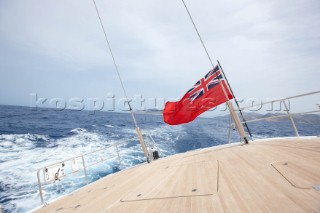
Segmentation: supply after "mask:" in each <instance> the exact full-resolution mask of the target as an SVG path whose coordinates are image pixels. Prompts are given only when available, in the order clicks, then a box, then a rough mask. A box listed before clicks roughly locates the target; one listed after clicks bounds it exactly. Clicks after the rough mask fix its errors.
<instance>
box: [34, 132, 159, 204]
mask: <svg viewBox="0 0 320 213" xmlns="http://www.w3.org/2000/svg"><path fill="white" fill-rule="evenodd" d="M144 136H146V137H147V138H148V139H149V140H150V143H149V144H148V147H149V149H148V150H149V153H150V155H152V151H153V150H155V149H158V150H159V147H158V146H157V145H156V143H155V141H154V140H153V138H152V137H151V136H150V135H144ZM126 143H130V142H128V141H124V142H118V143H115V144H112V145H109V146H107V147H104V148H102V149H98V150H94V151H92V152H88V153H85V154H83V155H78V156H75V157H72V158H68V159H65V160H63V161H59V162H56V163H53V164H50V165H48V166H45V167H43V168H40V169H38V170H37V179H38V187H39V194H40V199H41V204H42V205H44V206H45V205H47V203H46V202H45V200H44V196H43V191H42V187H43V186H44V185H48V184H51V183H55V182H56V181H60V180H61V179H62V178H64V177H66V176H68V175H71V174H73V173H76V172H79V171H80V170H83V173H84V177H85V181H86V184H89V179H88V173H87V168H89V167H91V166H94V165H97V164H100V163H103V162H106V161H109V160H112V159H117V160H118V163H119V165H120V168H121V166H122V162H121V157H120V152H119V146H120V145H122V144H126ZM112 148H114V151H113V152H112V154H113V155H110V153H111V152H110V149H112ZM105 156H107V157H105ZM87 159H88V160H90V164H88V161H87ZM79 164H80V167H79ZM66 168H69V170H70V168H71V171H66ZM41 176H42V178H41Z"/></svg>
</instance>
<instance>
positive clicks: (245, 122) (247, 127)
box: [217, 60, 253, 140]
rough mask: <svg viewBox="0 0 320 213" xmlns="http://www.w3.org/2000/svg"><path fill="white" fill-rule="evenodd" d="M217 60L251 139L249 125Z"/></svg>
mask: <svg viewBox="0 0 320 213" xmlns="http://www.w3.org/2000/svg"><path fill="white" fill-rule="evenodd" d="M217 62H218V65H219V67H220V69H221V72H222V75H223V76H224V78H225V80H226V82H227V85H228V87H229V89H230V92H231V94H232V96H233V98H234V101H235V102H236V104H237V107H238V110H239V112H240V115H241V117H242V119H243V121H244V125H245V126H246V129H247V130H248V133H249V135H250V138H251V140H253V138H252V134H251V131H250V129H249V126H248V124H247V121H246V119H245V118H244V116H243V114H242V110H241V109H240V106H239V103H238V101H237V98H236V96H235V95H234V93H233V91H232V88H231V86H230V84H229V81H228V79H227V76H226V75H225V74H224V71H223V69H222V66H221V64H220V61H219V60H217Z"/></svg>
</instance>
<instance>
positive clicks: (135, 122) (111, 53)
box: [92, 0, 138, 127]
mask: <svg viewBox="0 0 320 213" xmlns="http://www.w3.org/2000/svg"><path fill="white" fill-rule="evenodd" d="M92 1H93V4H94V7H95V9H96V12H97V15H98V18H99V21H100V25H101V28H102V31H103V34H104V37H105V39H106V42H107V44H108V48H109V51H110V55H111V57H112V60H113V64H114V67H115V68H116V71H117V74H118V78H119V81H120V83H121V87H122V90H123V93H124V95H125V96H126V100H127V103H128V105H129V109H130V112H131V115H132V118H133V121H134V124H135V126H136V127H138V124H137V121H136V118H135V117H134V114H133V111H132V108H131V106H130V102H129V99H128V95H127V92H126V90H125V88H124V85H123V82H122V79H121V75H120V72H119V69H118V66H117V63H116V60H115V58H114V55H113V52H112V49H111V45H110V42H109V39H108V36H107V33H106V30H105V28H104V26H103V23H102V20H101V17H100V13H99V10H98V7H97V5H96V2H95V0H92Z"/></svg>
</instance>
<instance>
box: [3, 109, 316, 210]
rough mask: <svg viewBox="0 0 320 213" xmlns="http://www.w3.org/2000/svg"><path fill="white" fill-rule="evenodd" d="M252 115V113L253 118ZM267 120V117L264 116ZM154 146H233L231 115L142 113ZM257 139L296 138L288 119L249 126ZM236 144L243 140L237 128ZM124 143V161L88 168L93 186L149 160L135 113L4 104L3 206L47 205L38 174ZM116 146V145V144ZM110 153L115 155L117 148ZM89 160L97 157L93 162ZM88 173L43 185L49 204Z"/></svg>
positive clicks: (305, 122) (302, 125)
mask: <svg viewBox="0 0 320 213" xmlns="http://www.w3.org/2000/svg"><path fill="white" fill-rule="evenodd" d="M251 116H252V115H251ZM308 116H309V117H307V118H310V119H305V118H303V119H302V118H301V117H299V118H297V119H296V124H297V127H298V129H299V133H300V135H305V136H312V135H320V118H319V116H318V115H308ZM260 117H261V116H260ZM136 118H137V122H138V124H139V126H140V129H141V131H142V133H143V134H144V136H145V138H146V141H147V143H148V140H147V139H148V138H149V137H147V136H151V137H152V138H153V139H154V141H155V142H156V144H157V145H158V147H159V151H160V155H161V157H165V156H168V155H173V154H177V153H183V152H187V151H190V150H194V149H200V148H206V147H211V146H217V145H220V144H226V143H228V136H229V116H220V117H214V118H201V117H199V118H197V119H196V120H195V121H194V122H192V123H189V124H185V125H179V126H169V125H167V124H165V123H164V122H163V119H162V116H161V115H155V114H147V113H145V114H136ZM248 125H249V127H250V129H251V131H252V133H253V138H254V139H258V138H266V137H283V136H294V131H293V128H292V125H291V122H290V120H289V119H288V118H285V119H277V120H271V121H263V122H255V123H249V124H248ZM230 137H231V138H230V139H231V141H232V142H239V135H238V133H237V131H236V130H233V129H231V136H230ZM114 144H119V145H118V149H119V153H120V159H121V164H120V163H119V161H118V160H119V159H118V158H111V159H110V160H108V161H105V162H103V163H99V164H95V165H93V166H91V167H88V170H87V174H88V182H89V183H91V182H94V181H96V180H98V179H99V178H102V177H104V176H106V175H109V174H112V173H114V172H118V171H120V170H123V169H126V168H129V167H132V166H135V165H137V164H141V163H144V162H145V158H144V155H143V152H142V150H141V147H140V143H139V141H138V137H137V134H136V131H135V127H134V123H133V121H132V118H131V116H130V114H129V113H117V112H95V113H94V114H92V113H89V112H87V111H71V110H63V111H57V110H54V109H37V110H35V109H34V108H29V107H18V106H0V173H1V174H0V205H1V208H2V211H3V212H27V211H30V210H32V209H34V208H36V207H38V206H40V205H41V200H40V195H39V188H38V181H37V170H38V169H40V168H43V167H46V166H48V165H49V164H53V163H55V162H60V161H63V160H65V159H68V158H72V157H74V156H79V155H83V154H86V153H89V152H92V151H95V150H99V149H103V148H106V147H109V146H111V145H114ZM112 147H113V146H112ZM104 155H108V156H109V155H110V156H114V155H115V151H114V149H113V148H112V149H111V150H109V151H106V152H105V153H104ZM108 156H104V157H108ZM87 160H88V161H90V160H94V159H87ZM86 184H87V183H86V179H85V175H84V172H83V171H82V170H81V169H80V170H79V171H78V172H76V173H72V174H71V175H68V176H66V177H65V178H63V179H61V180H60V181H56V182H55V183H51V184H46V185H44V186H43V195H44V199H45V201H47V202H49V201H51V200H53V199H55V198H58V197H60V196H62V195H65V194H68V193H71V192H72V191H75V190H77V189H79V188H81V187H83V186H85V185H86Z"/></svg>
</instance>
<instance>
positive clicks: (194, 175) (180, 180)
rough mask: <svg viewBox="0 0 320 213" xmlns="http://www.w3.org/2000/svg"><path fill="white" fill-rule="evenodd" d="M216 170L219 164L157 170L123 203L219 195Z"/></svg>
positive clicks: (214, 162)
mask: <svg viewBox="0 0 320 213" xmlns="http://www.w3.org/2000/svg"><path fill="white" fill-rule="evenodd" d="M217 169H218V166H217V161H212V162H211V161H205V162H203V161H202V162H194V163H192V162H191V163H188V164H180V165H176V166H169V167H162V168H158V172H155V173H154V174H149V176H148V177H147V178H146V180H145V181H141V183H139V184H137V186H136V187H135V188H134V189H133V190H132V191H130V192H129V194H127V195H126V196H124V197H123V198H122V199H121V201H122V202H128V201H138V200H152V199H168V198H176V197H189V196H209V195H213V194H215V193H217V174H218V171H217ZM137 195H140V196H137Z"/></svg>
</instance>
